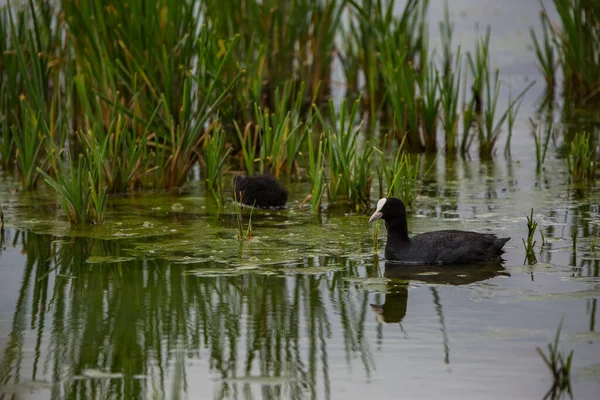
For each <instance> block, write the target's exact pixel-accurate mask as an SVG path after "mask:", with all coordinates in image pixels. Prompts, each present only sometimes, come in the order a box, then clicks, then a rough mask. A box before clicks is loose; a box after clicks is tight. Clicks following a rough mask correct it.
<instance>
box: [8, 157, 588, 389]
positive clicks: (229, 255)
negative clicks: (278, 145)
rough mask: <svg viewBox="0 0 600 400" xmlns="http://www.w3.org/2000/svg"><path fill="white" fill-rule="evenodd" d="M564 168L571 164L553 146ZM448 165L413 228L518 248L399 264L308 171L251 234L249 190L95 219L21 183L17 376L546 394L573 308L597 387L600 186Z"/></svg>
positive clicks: (20, 380) (574, 326)
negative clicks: (495, 256) (237, 203)
mask: <svg viewBox="0 0 600 400" xmlns="http://www.w3.org/2000/svg"><path fill="white" fill-rule="evenodd" d="M451 165H452V166H451ZM547 168H548V169H549V170H552V171H560V170H561V168H564V167H563V166H562V161H561V160H556V159H552V160H551V161H550V162H549V163H548V165H547ZM433 170H434V171H436V172H435V173H433V174H431V176H430V178H429V179H428V181H427V182H426V185H425V188H424V190H423V194H422V196H421V197H420V198H419V200H418V202H417V208H416V210H415V212H413V213H411V215H410V219H409V229H410V231H411V233H412V234H414V233H419V232H424V231H428V230H433V229H440V228H448V229H451V228H461V229H473V230H479V231H484V232H485V231H493V232H496V233H498V234H500V235H502V236H510V237H511V238H512V240H511V241H510V242H509V243H508V244H507V246H506V249H507V253H506V255H505V258H506V262H505V263H504V265H502V266H500V265H491V266H489V265H488V266H485V267H480V268H477V269H473V268H462V269H458V270H455V269H452V270H449V271H446V270H444V269H442V268H438V267H434V268H430V269H425V270H419V271H413V270H411V271H410V273H407V272H406V269H405V268H398V267H392V266H390V265H388V266H386V265H385V263H384V262H383V261H380V260H377V258H376V257H375V256H374V253H373V228H372V227H370V226H369V225H368V223H367V219H368V216H367V215H357V214H352V213H348V214H346V213H344V212H343V211H344V210H341V211H340V210H336V211H335V212H330V213H329V214H328V213H325V215H324V216H323V217H322V219H321V220H316V219H315V218H314V217H312V216H311V215H310V213H308V212H303V211H299V210H298V209H297V208H296V206H297V204H298V203H299V202H300V201H301V200H302V198H303V196H304V194H305V192H306V190H307V188H306V186H303V185H296V186H292V198H291V200H292V201H291V207H290V208H289V209H288V210H285V211H278V212H265V211H258V212H256V213H255V215H254V218H253V228H254V229H253V235H254V237H253V239H252V240H251V241H249V242H240V241H239V240H238V239H237V238H236V237H235V235H236V220H235V216H234V209H233V207H232V205H231V204H227V206H226V208H225V209H224V211H223V212H222V213H221V214H217V213H216V211H215V209H214V208H213V205H212V201H211V200H210V199H207V198H205V197H203V196H204V194H203V192H202V190H200V189H197V188H196V187H195V186H193V185H192V186H190V187H189V189H188V190H187V192H185V193H184V194H182V195H178V196H166V195H165V196H156V195H137V196H134V197H124V198H119V199H115V200H114V201H113V202H112V205H113V207H112V208H111V210H110V213H109V215H108V218H107V222H106V224H105V225H103V226H101V227H94V228H92V229H91V230H86V231H81V232H78V231H75V232H73V231H70V230H69V228H68V226H67V225H66V224H65V223H63V222H62V218H61V217H60V213H58V214H59V215H58V216H56V215H55V214H56V206H55V205H54V204H53V202H51V201H49V200H45V198H44V196H43V194H41V195H40V194H38V195H37V196H39V198H37V199H33V198H30V197H31V196H33V195H29V194H22V193H16V194H10V193H7V192H6V191H5V192H4V193H3V199H5V200H4V201H3V203H4V204H5V214H7V221H8V222H7V225H9V226H10V227H9V228H8V229H7V230H6V231H5V233H4V236H3V245H2V253H1V255H0V265H1V267H0V276H2V278H3V279H2V281H1V282H0V293H2V295H1V301H0V338H1V341H0V347H1V348H2V349H3V355H2V358H1V359H0V378H1V379H2V382H4V383H5V388H4V389H3V391H4V393H15V392H16V393H18V394H19V395H27V396H33V397H35V398H51V397H52V398H90V397H92V396H95V397H97V398H155V397H158V398H162V396H163V395H164V396H166V397H167V398H172V397H174V396H173V393H176V392H177V391H178V390H181V391H183V390H185V391H186V392H187V396H188V397H189V398H252V397H253V398H260V397H264V398H340V397H342V396H344V397H346V398H364V397H367V396H368V397H369V398H389V397H390V396H391V395H392V394H397V393H398V392H400V391H401V392H402V393H404V394H406V395H407V396H408V397H409V398H439V395H440V393H443V394H444V397H447V398H464V397H465V396H467V397H472V398H483V399H485V398H493V399H497V398H542V397H543V395H544V394H545V393H546V391H547V390H548V389H549V387H550V384H551V381H550V375H549V371H548V370H547V368H546V366H545V365H544V364H543V362H542V359H541V358H540V356H539V355H538V354H537V353H536V347H538V346H539V347H541V348H542V349H544V350H546V345H547V344H548V343H549V342H551V341H552V339H553V337H554V334H555V331H556V328H557V327H558V324H559V322H560V320H561V318H564V327H563V332H562V336H561V345H560V348H561V349H562V350H565V351H568V350H571V349H572V350H574V352H575V353H574V358H573V367H572V371H573V380H574V382H573V390H574V394H575V398H577V399H580V398H582V399H585V398H595V395H596V394H597V393H598V389H600V376H599V374H598V371H599V369H600V364H599V361H598V360H600V347H598V344H597V342H598V340H599V339H600V334H599V333H598V329H597V327H596V317H597V315H598V311H597V301H598V297H600V285H599V283H600V278H599V271H600V257H598V255H597V254H596V253H594V252H593V251H592V248H591V246H592V239H591V237H590V235H591V232H592V229H593V228H592V227H593V226H594V225H595V224H596V223H597V220H598V212H599V209H598V206H597V204H598V199H599V197H600V196H599V195H598V192H597V190H595V189H594V188H589V189H582V193H583V194H582V193H575V192H574V191H573V190H572V189H571V188H569V187H568V186H567V184H566V182H567V180H566V176H565V174H563V173H561V174H558V175H557V176H552V177H546V180H547V183H545V184H544V183H542V184H541V185H540V184H536V183H535V182H538V181H539V180H541V181H542V182H543V180H544V179H543V178H541V177H540V179H539V180H538V178H536V174H535V171H534V170H531V169H528V168H525V167H514V166H513V167H511V164H509V163H505V162H499V161H498V162H495V163H481V162H479V161H476V162H463V161H457V162H454V163H448V164H446V163H445V162H444V160H443V159H438V160H437V165H436V167H435V168H434V169H433ZM467 177H468V179H467ZM4 187H5V188H10V185H9V184H6V183H5V185H4ZM582 195H583V197H581V196H582ZM6 199H8V200H6ZM6 201H8V204H7V203H6ZM530 207H535V213H534V218H535V219H536V220H537V221H538V222H539V223H540V225H541V227H542V230H543V232H544V234H545V238H546V241H547V244H545V245H544V247H543V249H542V251H541V254H540V253H539V251H540V247H539V243H538V245H537V247H536V249H537V251H538V259H539V263H538V264H537V265H534V266H526V265H523V259H524V250H523V245H522V243H521V238H522V237H525V236H526V219H525V216H526V215H527V214H528V211H529V209H530ZM173 209H175V210H177V211H174V210H173ZM571 226H576V227H577V229H578V234H577V235H578V238H577V242H576V243H577V247H576V251H575V252H573V248H572V240H571ZM36 232H39V233H36ZM384 233H385V230H384V228H382V231H381V235H380V239H379V253H381V252H382V249H383V246H384V244H385V234H384ZM537 239H538V241H539V240H540V239H539V237H538V238H537ZM598 251H600V249H599V250H598Z"/></svg>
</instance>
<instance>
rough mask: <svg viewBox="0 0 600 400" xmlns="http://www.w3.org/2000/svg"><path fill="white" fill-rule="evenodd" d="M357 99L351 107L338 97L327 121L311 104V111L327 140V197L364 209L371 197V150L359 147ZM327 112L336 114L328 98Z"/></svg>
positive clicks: (329, 199) (330, 201)
mask: <svg viewBox="0 0 600 400" xmlns="http://www.w3.org/2000/svg"><path fill="white" fill-rule="evenodd" d="M359 106H360V100H356V101H355V102H354V106H353V107H352V109H351V110H348V108H347V102H346V100H345V99H344V100H342V103H341V105H340V110H339V113H338V117H337V119H336V120H334V121H333V122H331V123H330V122H328V121H326V120H325V118H324V117H323V115H322V113H321V111H320V110H319V109H318V108H317V107H314V108H313V109H314V111H315V114H316V116H317V118H318V120H319V122H320V124H321V126H323V127H324V128H323V129H324V133H325V138H326V139H327V141H326V144H327V149H326V160H327V166H328V171H329V183H328V184H327V199H328V201H329V203H336V202H338V201H339V197H338V196H341V197H342V200H343V201H346V202H348V203H350V204H351V205H353V206H355V207H356V209H357V210H358V209H367V208H368V207H369V206H370V204H369V202H370V198H371V183H372V180H373V177H372V175H371V161H372V154H373V149H372V147H371V146H369V145H365V148H364V150H360V149H359V143H358V137H359V133H360V129H361V124H357V123H356V121H357V120H358V111H359ZM329 113H330V115H332V116H335V115H336V112H335V106H334V103H333V100H330V101H329Z"/></svg>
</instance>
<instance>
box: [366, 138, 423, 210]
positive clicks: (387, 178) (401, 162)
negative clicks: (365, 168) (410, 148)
mask: <svg viewBox="0 0 600 400" xmlns="http://www.w3.org/2000/svg"><path fill="white" fill-rule="evenodd" d="M375 151H377V153H379V157H380V162H379V165H378V166H377V175H378V178H379V188H380V197H398V198H400V199H402V201H403V202H404V204H406V206H407V207H409V208H412V207H413V206H414V204H415V200H416V199H417V195H418V193H419V189H420V187H421V181H420V180H419V167H420V155H419V154H417V155H416V156H413V157H411V156H410V155H409V154H408V153H406V152H405V151H403V150H402V148H399V149H398V151H397V152H396V155H395V157H394V159H393V161H392V162H389V161H388V160H387V158H386V154H385V153H384V152H383V151H381V150H379V149H377V148H375ZM384 188H385V189H384Z"/></svg>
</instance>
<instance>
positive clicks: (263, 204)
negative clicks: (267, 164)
mask: <svg viewBox="0 0 600 400" xmlns="http://www.w3.org/2000/svg"><path fill="white" fill-rule="evenodd" d="M233 190H234V195H236V196H237V201H240V199H241V203H242V204H245V205H248V206H252V205H254V207H257V208H282V207H285V203H287V198H288V191H287V190H286V189H285V188H284V187H283V185H282V184H281V183H280V182H279V181H278V180H277V179H275V178H273V177H272V176H269V175H257V176H236V177H235V178H233ZM235 192H237V193H235ZM234 199H235V196H234Z"/></svg>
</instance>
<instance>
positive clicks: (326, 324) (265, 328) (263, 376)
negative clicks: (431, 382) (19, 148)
mask: <svg viewBox="0 0 600 400" xmlns="http://www.w3.org/2000/svg"><path fill="white" fill-rule="evenodd" d="M18 235H21V242H22V245H23V251H24V252H25V253H26V254H27V255H26V263H25V268H24V273H23V280H22V284H21V288H20V292H19V297H18V300H17V305H16V309H15V312H14V318H13V322H12V332H11V333H10V336H9V340H8V343H7V344H6V346H5V348H4V349H3V358H2V359H1V360H0V386H2V387H4V388H13V389H10V390H14V391H15V392H16V391H18V390H17V389H14V388H19V385H20V387H21V388H22V389H23V390H26V389H25V388H26V387H27V385H26V384H25V383H24V382H30V383H31V382H40V381H48V382H49V384H48V387H47V388H46V390H49V391H50V393H51V396H50V397H51V398H53V399H59V398H61V399H62V398H69V399H78V398H81V399H84V398H85V399H88V398H127V399H129V398H132V399H134V398H149V397H154V396H158V397H160V398H162V397H164V396H165V395H166V394H174V393H175V394H177V393H180V392H181V391H185V389H186V382H187V380H188V379H190V378H189V376H187V371H186V368H188V366H187V364H186V362H184V361H185V359H188V360H207V362H208V367H209V369H210V371H211V372H212V373H213V374H214V377H215V378H217V379H218V381H220V383H218V384H217V390H216V392H215V393H214V396H215V398H237V397H247V393H249V392H251V389H252V390H257V387H260V390H261V394H262V397H263V398H300V397H305V396H307V395H308V396H309V397H312V398H330V397H331V393H330V382H329V379H330V378H329V375H330V371H329V355H328V346H329V344H330V342H331V340H332V338H333V337H334V334H333V333H334V332H333V330H332V325H333V324H334V321H332V318H339V319H340V321H339V322H337V321H336V325H339V326H341V327H342V332H341V334H342V336H343V341H344V350H345V352H346V362H347V363H348V364H351V363H353V362H354V361H353V360H355V359H357V358H358V359H360V360H361V361H360V363H361V364H362V368H363V369H364V374H365V375H366V376H367V378H368V377H369V376H370V373H371V371H372V370H373V368H374V361H373V357H372V356H371V354H370V350H369V347H368V344H367V340H366V333H365V321H366V319H367V312H366V309H367V308H366V307H365V306H366V305H367V304H368V293H366V292H365V291H361V290H357V289H356V288H354V287H352V286H349V285H347V284H346V282H345V281H343V280H342V278H343V277H345V276H347V275H348V272H347V271H353V270H354V269H355V268H353V266H352V265H351V263H352V262H351V261H349V260H344V259H341V258H337V257H315V258H309V259H305V260H304V261H303V262H302V263H301V265H298V266H297V267H299V268H302V267H320V269H322V270H324V271H325V272H324V273H322V274H320V275H309V274H302V273H296V274H294V275H286V274H285V273H283V270H281V274H275V275H273V273H272V272H270V274H271V275H267V274H261V272H260V270H259V271H252V272H251V273H248V272H246V273H243V272H244V271H237V272H236V273H229V274H228V273H225V274H219V273H218V269H219V268H221V269H223V268H222V265H221V266H219V265H216V264H215V263H214V262H212V261H207V262H205V263H200V264H188V265H186V264H175V263H173V262H170V261H167V260H135V259H134V260H130V261H126V262H123V261H120V262H110V260H108V261H106V260H105V261H106V262H96V261H97V260H102V259H101V258H100V257H106V256H110V257H111V258H112V259H113V260H118V259H124V258H125V257H126V256H127V255H128V253H127V247H126V242H123V241H101V240H92V239H87V238H73V239H66V240H64V241H52V238H50V237H48V236H43V235H37V234H34V233H31V232H27V233H17V237H18ZM15 243H17V242H15ZM90 257H93V258H90ZM90 261H94V262H93V263H91V262H90ZM334 266H335V267H336V268H333V267H334ZM330 267H331V269H330V270H328V269H327V268H330ZM340 267H343V268H340ZM192 269H194V271H196V272H197V271H206V273H205V274H198V273H196V274H195V275H188V274H185V271H186V270H188V271H189V270H192ZM357 299H358V301H357ZM30 300H31V302H30ZM332 307H333V308H335V309H336V310H337V312H336V313H332V312H331V311H330V309H331V308H332ZM47 314H50V315H47ZM29 316H30V317H29ZM29 320H30V322H29ZM48 321H50V324H51V326H46V324H47V323H48ZM28 322H29V323H30V325H29V326H28ZM28 330H31V331H33V332H34V337H35V338H32V337H31V336H30V335H29V334H28ZM31 340H34V341H35V345H34V348H35V350H34V354H33V360H32V359H31V358H32V357H31V355H30V354H29V353H28V351H27V350H26V348H28V347H31V346H30V344H29V341H31ZM357 355H358V357H356V356H357ZM30 366H32V369H31V370H30V368H31V367H30ZM169 382H170V383H169ZM317 388H322V390H323V393H317ZM3 394H10V393H9V392H6V390H5V391H4V393H3V392H2V391H0V396H2V395H3Z"/></svg>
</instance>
